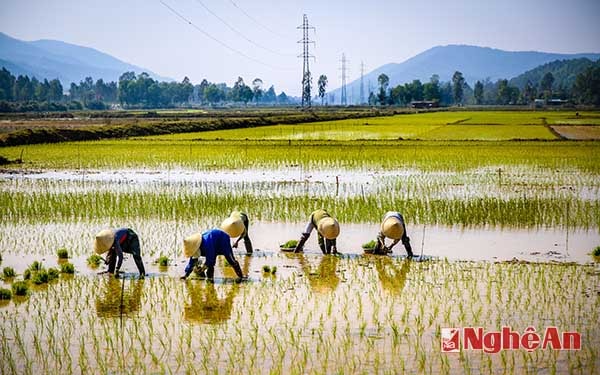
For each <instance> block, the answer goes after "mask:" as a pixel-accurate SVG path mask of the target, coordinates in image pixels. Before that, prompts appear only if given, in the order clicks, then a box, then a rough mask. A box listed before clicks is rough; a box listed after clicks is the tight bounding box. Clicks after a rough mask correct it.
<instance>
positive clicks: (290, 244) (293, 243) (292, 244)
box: [280, 240, 298, 249]
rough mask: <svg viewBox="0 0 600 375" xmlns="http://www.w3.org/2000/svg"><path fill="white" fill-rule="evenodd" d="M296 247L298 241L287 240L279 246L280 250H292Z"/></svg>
mask: <svg viewBox="0 0 600 375" xmlns="http://www.w3.org/2000/svg"><path fill="white" fill-rule="evenodd" d="M296 245H298V240H289V241H287V242H286V243H284V244H281V245H280V247H281V248H282V249H293V248H295V247H296Z"/></svg>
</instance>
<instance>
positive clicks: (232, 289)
mask: <svg viewBox="0 0 600 375" xmlns="http://www.w3.org/2000/svg"><path fill="white" fill-rule="evenodd" d="M185 287H186V290H187V294H188V296H189V298H188V300H187V301H186V302H185V305H184V307H183V319H184V320H186V321H188V322H191V323H203V324H219V323H225V322H227V321H228V320H229V319H231V311H232V310H233V300H234V298H235V296H236V295H237V293H238V290H239V285H238V284H228V285H221V286H220V287H219V289H221V291H223V290H225V289H226V291H225V296H224V297H221V296H220V295H219V292H217V289H216V288H215V284H214V283H211V282H207V281H203V280H188V281H186V282H185Z"/></svg>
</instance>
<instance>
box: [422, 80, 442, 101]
mask: <svg viewBox="0 0 600 375" xmlns="http://www.w3.org/2000/svg"><path fill="white" fill-rule="evenodd" d="M423 99H425V100H433V101H438V102H439V101H440V76H438V75H437V74H434V75H432V76H431V78H429V82H427V83H426V84H424V85H423Z"/></svg>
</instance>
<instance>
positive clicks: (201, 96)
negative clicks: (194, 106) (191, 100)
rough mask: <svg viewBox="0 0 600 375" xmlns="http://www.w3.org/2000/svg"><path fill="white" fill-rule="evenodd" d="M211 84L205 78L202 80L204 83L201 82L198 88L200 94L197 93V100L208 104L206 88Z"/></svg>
mask: <svg viewBox="0 0 600 375" xmlns="http://www.w3.org/2000/svg"><path fill="white" fill-rule="evenodd" d="M208 85H209V83H208V81H207V80H206V78H204V79H203V80H202V82H200V84H199V85H198V86H196V87H197V90H198V93H197V99H198V101H199V102H200V103H206V102H207V99H206V88H207V87H208Z"/></svg>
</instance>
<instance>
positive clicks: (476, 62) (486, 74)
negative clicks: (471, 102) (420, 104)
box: [329, 45, 600, 104]
mask: <svg viewBox="0 0 600 375" xmlns="http://www.w3.org/2000/svg"><path fill="white" fill-rule="evenodd" d="M578 58H587V59H590V60H592V61H596V60H598V59H600V53H578V54H560V53H546V52H536V51H523V52H513V51H503V50H499V49H494V48H488V47H477V46H469V45H448V46H438V47H433V48H431V49H428V50H427V51H425V52H422V53H420V54H418V55H416V56H414V57H411V58H410V59H408V60H406V61H404V62H402V63H398V64H396V63H391V64H386V65H383V66H381V67H379V68H377V69H375V70H373V71H371V72H369V73H368V74H365V75H364V77H363V82H364V93H365V94H364V95H365V100H367V99H368V95H369V85H370V87H371V91H374V92H376V91H377V87H378V83H377V78H378V77H379V75H380V74H381V73H385V74H386V75H387V76H388V77H389V79H390V83H389V87H394V86H397V85H398V84H404V83H407V82H412V81H413V80H415V79H419V80H421V82H422V83H425V82H429V79H430V77H431V76H432V75H433V74H437V75H438V76H439V77H440V81H444V82H447V81H450V80H451V79H452V75H453V74H454V72H455V71H457V70H458V71H460V72H462V73H463V76H464V77H465V80H466V81H467V83H468V84H469V85H470V86H471V87H473V85H474V83H475V82H476V81H477V80H481V81H483V80H485V79H487V78H489V79H490V80H492V81H496V80H498V79H501V78H502V79H504V78H506V79H511V78H513V77H516V76H518V75H519V74H522V73H524V72H526V71H528V70H531V69H534V68H536V67H537V66H539V65H543V64H546V63H549V62H552V61H555V60H570V59H578ZM346 93H347V100H348V104H351V103H358V102H359V100H360V78H359V79H356V80H354V81H352V82H350V83H349V84H347V85H346ZM331 94H333V96H334V100H333V101H332V100H330V101H329V102H330V104H333V103H336V104H339V103H340V98H341V88H337V89H335V90H332V91H331V92H330V95H331ZM330 98H331V96H330Z"/></svg>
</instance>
